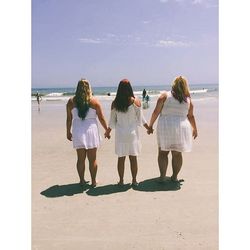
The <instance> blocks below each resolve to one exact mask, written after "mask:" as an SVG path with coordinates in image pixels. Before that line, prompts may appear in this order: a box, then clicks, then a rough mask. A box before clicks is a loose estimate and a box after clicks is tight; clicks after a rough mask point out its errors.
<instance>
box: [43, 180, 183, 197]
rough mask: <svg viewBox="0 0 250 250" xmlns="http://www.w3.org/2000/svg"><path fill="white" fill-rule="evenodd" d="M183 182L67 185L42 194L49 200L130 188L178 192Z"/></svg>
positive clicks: (152, 181) (154, 181) (151, 181)
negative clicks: (95, 185) (92, 185)
mask: <svg viewBox="0 0 250 250" xmlns="http://www.w3.org/2000/svg"><path fill="white" fill-rule="evenodd" d="M181 185H182V183H181V182H173V181H171V179H170V177H167V178H166V180H165V181H164V182H158V178H152V179H147V180H144V181H142V182H140V183H139V184H138V186H131V185H130V184H125V185H123V186H119V185H117V184H109V185H105V186H97V187H95V188H92V187H91V186H90V185H88V184H86V185H83V186H81V185H80V184H79V183H72V184H67V185H54V186H51V187H49V188H48V189H46V190H44V191H42V192H41V193H40V194H41V195H44V196H46V197H49V198H55V197H61V196H73V195H75V194H81V193H83V192H84V191H86V190H88V191H87V192H86V194H88V195H90V196H99V195H109V194H114V193H121V192H126V191H128V190H129V189H130V188H133V189H134V190H136V191H143V192H157V191H177V190H179V189H181Z"/></svg>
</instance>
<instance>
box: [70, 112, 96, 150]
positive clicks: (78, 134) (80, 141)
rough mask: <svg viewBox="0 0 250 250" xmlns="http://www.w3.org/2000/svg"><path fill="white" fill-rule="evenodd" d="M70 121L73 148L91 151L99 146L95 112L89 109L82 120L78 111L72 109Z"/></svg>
mask: <svg viewBox="0 0 250 250" xmlns="http://www.w3.org/2000/svg"><path fill="white" fill-rule="evenodd" d="M71 113H72V116H73V119H72V141H73V148H75V149H80V148H85V149H91V148H97V147H98V146H99V145H100V141H101V137H100V133H99V128H98V123H97V115H96V110H95V109H93V108H89V110H88V113H87V115H86V117H85V118H84V119H81V118H80V117H79V116H78V109H77V108H76V107H74V108H73V109H72V111H71Z"/></svg>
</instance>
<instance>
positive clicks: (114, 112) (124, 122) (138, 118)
mask: <svg viewBox="0 0 250 250" xmlns="http://www.w3.org/2000/svg"><path fill="white" fill-rule="evenodd" d="M141 125H144V127H145V128H146V129H148V130H149V127H148V125H147V123H146V121H145V119H144V117H143V114H142V110H141V102H140V100H139V99H137V98H135V96H134V93H133V90H132V87H131V84H130V82H129V81H128V80H127V79H123V80H122V81H120V83H119V86H118V90H117V93H116V97H115V100H114V101H113V102H112V105H111V114H110V121H109V129H108V131H107V133H106V134H105V136H107V137H108V136H110V132H111V129H114V128H115V153H116V154H117V155H118V163H117V169H118V174H119V178H120V180H119V182H118V184H119V185H123V184H124V179H123V177H124V163H125V158H126V156H129V160H130V168H131V173H132V185H133V186H136V185H137V184H138V183H137V180H136V176H137V170H138V166H137V156H138V155H139V153H140V151H141V143H140V140H139V132H138V126H141Z"/></svg>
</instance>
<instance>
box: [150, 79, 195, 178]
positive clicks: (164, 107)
mask: <svg viewBox="0 0 250 250" xmlns="http://www.w3.org/2000/svg"><path fill="white" fill-rule="evenodd" d="M193 110H194V105H193V103H192V102H191V97H190V93H189V88H188V83H187V80H186V79H185V78H184V77H182V76H179V77H176V78H175V80H174V82H173V84H172V90H171V91H168V92H165V93H163V94H161V95H160V97H159V98H158V100H157V103H156V107H155V109H154V111H153V113H152V116H151V120H150V123H149V127H150V129H151V131H152V130H153V125H154V122H155V121H156V119H157V117H158V116H159V115H160V117H159V120H158V124H157V142H158V147H159V151H158V165H159V170H160V178H159V181H160V182H163V181H164V180H165V177H166V171H167V166H168V154H169V152H170V151H171V154H172V169H173V174H172V176H171V180H172V181H174V182H179V180H178V178H177V177H178V173H179V171H180V170H181V167H182V162H183V159H182V152H190V151H191V150H192V137H193V138H194V139H195V138H196V137H197V135H198V134H197V128H196V122H195V118H194V114H193ZM151 131H148V134H150V133H151Z"/></svg>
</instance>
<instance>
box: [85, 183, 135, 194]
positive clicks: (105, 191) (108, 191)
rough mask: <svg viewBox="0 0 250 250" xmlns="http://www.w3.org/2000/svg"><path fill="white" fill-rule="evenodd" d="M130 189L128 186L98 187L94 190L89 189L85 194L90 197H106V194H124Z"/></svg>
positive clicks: (111, 185)
mask: <svg viewBox="0 0 250 250" xmlns="http://www.w3.org/2000/svg"><path fill="white" fill-rule="evenodd" d="M130 188H131V185H130V184H125V185H123V186H119V185H117V184H110V185H106V186H100V187H98V186H97V187H95V188H90V189H89V190H88V191H87V192H86V194H88V195H91V196H98V195H107V194H114V193H121V192H126V191H128V190H129V189H130Z"/></svg>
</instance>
